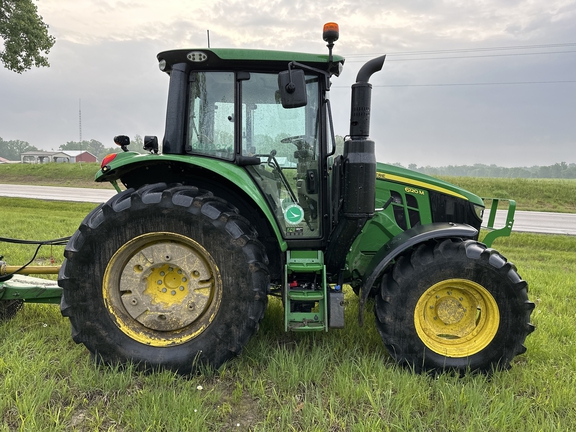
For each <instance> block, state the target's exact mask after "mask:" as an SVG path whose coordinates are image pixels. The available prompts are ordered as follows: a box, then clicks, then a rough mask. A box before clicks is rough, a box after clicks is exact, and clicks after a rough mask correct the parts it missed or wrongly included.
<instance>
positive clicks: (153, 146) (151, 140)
mask: <svg viewBox="0 0 576 432" xmlns="http://www.w3.org/2000/svg"><path fill="white" fill-rule="evenodd" d="M144 150H148V151H149V152H150V153H155V154H156V153H158V138H157V137H155V136H151V135H146V136H144Z"/></svg>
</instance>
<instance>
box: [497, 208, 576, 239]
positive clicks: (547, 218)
mask: <svg viewBox="0 0 576 432" xmlns="http://www.w3.org/2000/svg"><path fill="white" fill-rule="evenodd" d="M487 217H488V214H486V215H485V218H487ZM485 220H486V219H485ZM505 221H506V212H505V211H502V212H500V211H498V212H497V213H496V219H495V221H494V227H495V228H499V227H502V226H504V223H505ZM512 231H518V232H533V233H546V234H568V235H576V214H575V213H550V212H528V211H517V212H516V213H515V215H514V226H513V227H512Z"/></svg>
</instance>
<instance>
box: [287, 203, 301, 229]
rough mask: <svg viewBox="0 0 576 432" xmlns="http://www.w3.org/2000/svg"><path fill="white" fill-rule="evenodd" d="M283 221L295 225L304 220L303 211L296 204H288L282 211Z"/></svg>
mask: <svg viewBox="0 0 576 432" xmlns="http://www.w3.org/2000/svg"><path fill="white" fill-rule="evenodd" d="M284 219H286V222H288V223H289V224H291V225H296V224H299V223H300V222H302V219H304V210H303V209H302V207H300V206H299V205H298V204H290V205H289V206H288V207H286V209H285V210H284Z"/></svg>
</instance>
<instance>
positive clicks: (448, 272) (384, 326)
mask: <svg viewBox="0 0 576 432" xmlns="http://www.w3.org/2000/svg"><path fill="white" fill-rule="evenodd" d="M527 291H528V285H527V283H526V282H525V281H523V280H522V278H521V277H520V276H519V275H518V273H517V272H516V267H515V266H514V265H513V264H512V263H509V262H507V260H506V258H504V257H503V256H502V255H500V254H499V253H498V252H497V251H495V250H493V249H488V248H486V246H485V245H483V244H482V243H478V242H476V241H473V240H460V239H446V240H442V241H439V242H431V243H426V244H422V245H420V246H418V247H417V248H416V249H414V250H413V251H412V253H411V254H408V255H404V256H401V257H400V258H398V260H397V261H396V263H395V265H394V267H393V268H392V269H391V270H390V271H388V272H387V273H386V274H385V275H384V277H383V279H382V284H381V288H380V294H379V295H378V296H377V297H376V305H375V313H376V318H377V319H376V324H377V327H378V331H379V332H380V335H381V336H382V339H383V341H384V344H385V346H386V348H387V349H388V351H389V352H390V354H391V355H392V357H393V358H394V359H395V360H396V361H397V362H398V363H400V364H402V365H405V366H408V367H410V368H412V369H414V370H415V371H417V372H421V371H434V370H456V371H458V372H460V373H464V372H466V371H468V370H477V371H482V372H490V371H492V370H496V369H507V368H509V367H510V362H511V360H512V359H513V358H514V357H515V356H516V355H517V354H521V353H524V352H525V351H526V348H525V347H524V345H523V344H524V341H525V339H526V336H527V335H528V334H530V333H531V332H532V331H533V330H534V327H533V326H532V324H530V314H531V312H532V310H533V309H534V303H532V302H530V301H528V296H527Z"/></svg>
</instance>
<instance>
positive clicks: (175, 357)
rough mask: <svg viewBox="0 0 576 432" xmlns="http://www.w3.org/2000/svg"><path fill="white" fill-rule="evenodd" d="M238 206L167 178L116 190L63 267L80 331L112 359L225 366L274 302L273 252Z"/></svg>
mask: <svg viewBox="0 0 576 432" xmlns="http://www.w3.org/2000/svg"><path fill="white" fill-rule="evenodd" d="M256 236H257V234H256V232H255V230H254V229H253V228H252V227H251V226H250V224H249V223H248V221H247V220H246V219H244V218H242V217H241V216H240V215H238V212H237V210H236V209H235V208H234V207H232V206H231V205H230V204H228V203H226V202H225V201H224V200H221V199H219V198H215V197H214V196H213V195H212V194H211V193H210V192H206V191H201V190H199V189H197V188H195V187H189V186H175V187H167V186H166V185H165V184H163V183H160V184H155V185H150V186H144V187H142V188H140V189H138V190H137V191H134V190H131V189H130V190H127V191H124V192H122V193H121V194H118V195H116V196H115V197H113V198H112V199H111V200H109V201H108V202H107V203H105V204H102V205H101V206H99V207H98V208H97V209H95V210H94V211H93V212H92V213H90V214H89V215H88V216H87V217H86V218H85V219H84V221H83V222H82V224H81V225H80V228H79V229H78V231H77V232H76V233H75V234H74V235H73V237H72V238H71V239H70V241H69V242H68V246H67V247H66V250H65V252H64V255H65V258H66V259H65V261H64V264H63V266H62V269H61V271H60V275H59V285H60V286H61V287H62V289H63V295H62V301H61V311H62V314H63V315H64V316H67V317H69V318H70V322H71V325H72V335H73V339H74V341H75V342H77V343H83V344H84V345H85V346H86V347H87V348H88V350H89V351H90V352H91V353H92V354H93V355H94V356H95V357H96V358H97V359H98V360H101V361H103V362H105V363H107V364H116V363H126V362H133V363H135V364H137V365H139V366H140V367H141V368H144V369H148V368H164V369H169V370H172V371H177V372H179V373H181V374H187V373H190V372H194V371H196V370H198V369H199V368H201V367H209V368H218V367H219V366H220V365H222V364H223V363H224V362H225V361H226V360H228V359H230V358H231V357H233V356H234V355H236V354H238V353H239V352H240V351H241V349H242V347H243V346H244V345H245V344H246V343H247V342H248V340H249V339H250V337H251V336H252V335H253V333H254V332H255V331H256V330H257V328H258V325H259V322H260V320H261V319H262V317H263V316H264V311H265V309H266V305H267V295H266V290H267V287H268V271H267V267H266V265H267V258H266V254H265V251H264V247H263V246H262V244H261V243H260V242H258V240H257V239H256Z"/></svg>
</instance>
